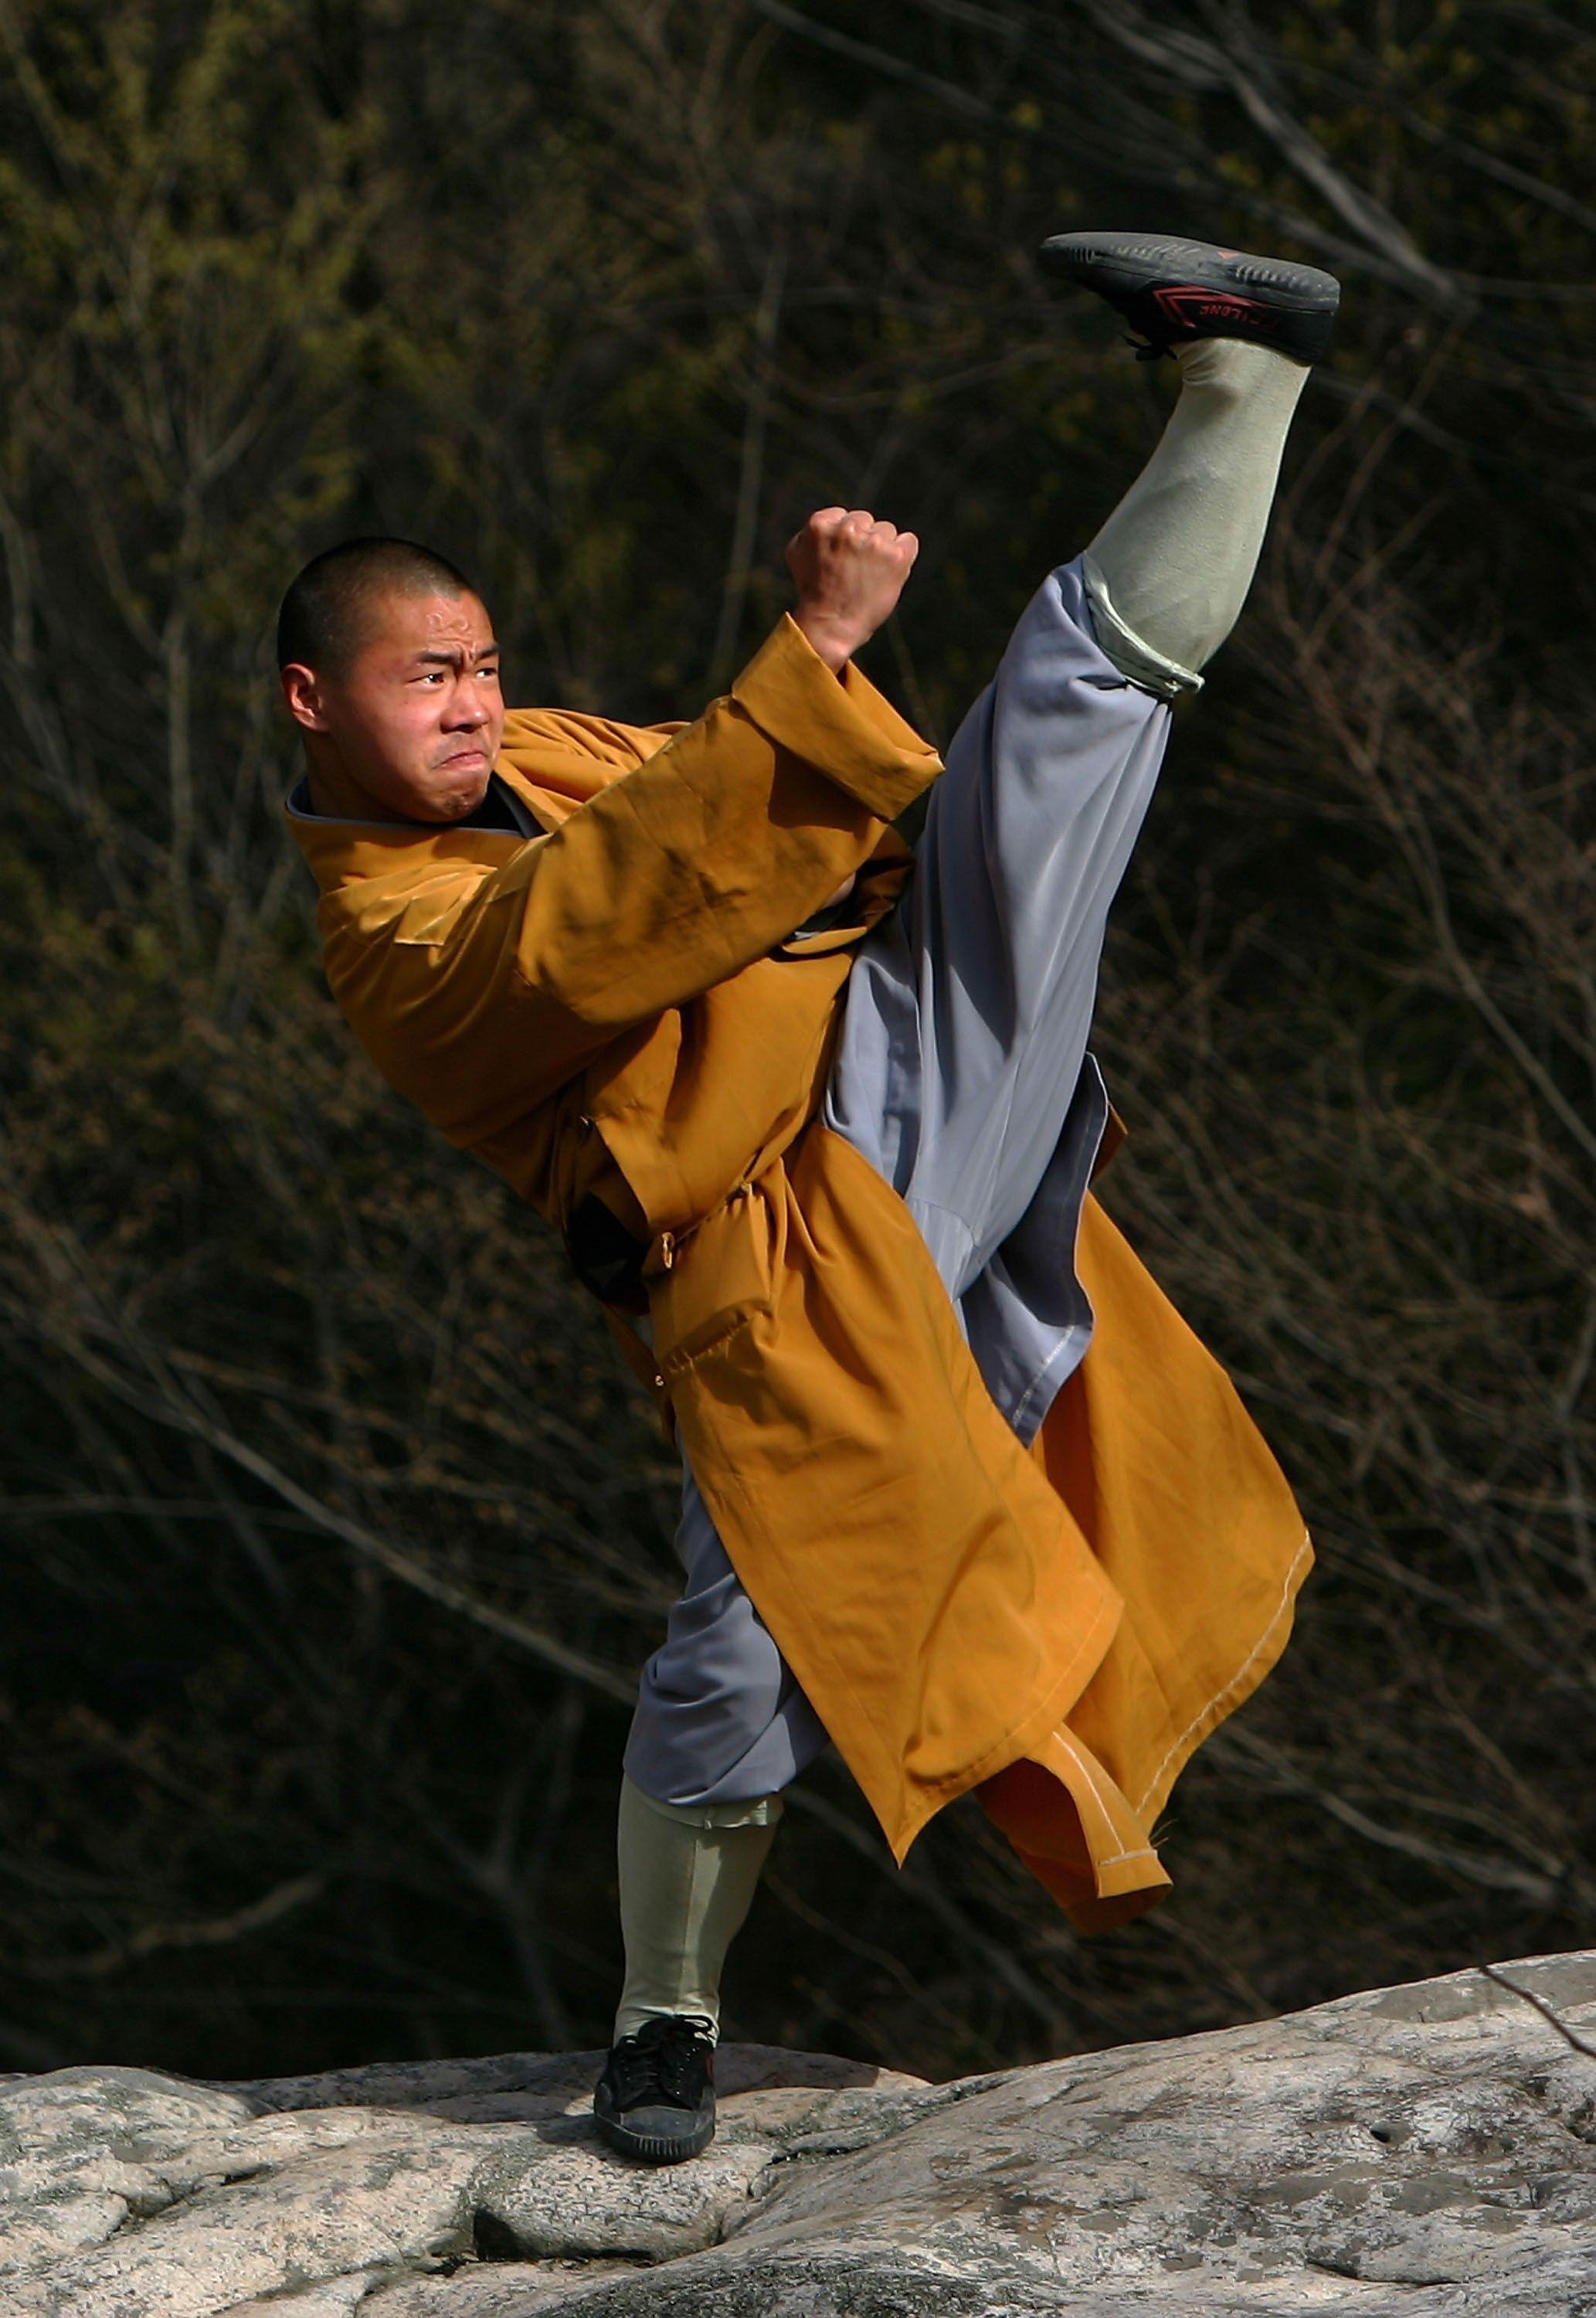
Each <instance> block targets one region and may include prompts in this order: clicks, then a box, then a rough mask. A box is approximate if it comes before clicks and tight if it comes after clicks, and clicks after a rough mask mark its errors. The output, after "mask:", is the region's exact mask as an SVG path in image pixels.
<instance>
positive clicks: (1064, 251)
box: [1036, 233, 1341, 363]
mask: <svg viewBox="0 0 1596 2318" xmlns="http://www.w3.org/2000/svg"><path fill="white" fill-rule="evenodd" d="M1036 256H1037V260H1038V262H1039V264H1040V265H1042V267H1043V269H1044V271H1045V273H1048V274H1061V275H1062V276H1063V279H1064V280H1065V281H1067V282H1078V283H1080V286H1081V288H1082V289H1083V290H1095V291H1096V292H1097V293H1098V296H1099V297H1100V298H1106V299H1107V301H1108V303H1109V304H1110V305H1111V306H1113V307H1115V308H1116V309H1117V310H1118V311H1119V312H1120V313H1122V314H1123V315H1124V316H1125V320H1126V321H1127V322H1128V323H1129V324H1130V326H1131V328H1133V329H1134V330H1139V331H1140V332H1141V334H1142V336H1143V338H1144V339H1145V340H1146V346H1145V347H1144V349H1143V351H1144V352H1145V353H1146V354H1148V355H1161V354H1167V353H1168V352H1169V351H1170V348H1171V347H1174V346H1190V345H1191V343H1192V342H1193V340H1194V339H1197V338H1246V339H1248V340H1249V341H1250V342H1251V344H1253V345H1254V346H1273V347H1274V348H1275V349H1276V351H1277V352H1278V353H1279V354H1283V355H1290V356H1291V358H1292V360H1293V361H1294V362H1299V363H1315V362H1317V361H1318V360H1319V359H1320V357H1321V356H1322V355H1323V353H1324V350H1325V348H1326V347H1327V346H1329V344H1330V334H1331V329H1332V328H1333V327H1334V323H1335V312H1336V307H1337V306H1338V304H1339V303H1340V295H1341V285H1340V283H1339V282H1338V281H1337V280H1336V278H1335V276H1334V274H1321V273H1320V271H1319V269H1318V268H1317V266H1314V265H1292V264H1291V263H1290V262H1289V260H1287V259H1286V258H1283V257H1248V256H1244V255H1243V254H1242V251H1241V250H1239V249H1221V248H1219V247H1217V246H1216V245H1215V243H1214V242H1211V241H1177V240H1174V239H1172V238H1169V237H1167V236H1164V235H1159V234H1143V233H1055V234H1054V237H1053V238H1052V240H1051V241H1045V242H1044V243H1043V245H1042V247H1041V248H1040V249H1039V250H1038V251H1037V253H1036Z"/></svg>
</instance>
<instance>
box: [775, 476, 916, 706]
mask: <svg viewBox="0 0 1596 2318" xmlns="http://www.w3.org/2000/svg"><path fill="white" fill-rule="evenodd" d="M919 552H920V544H919V540H918V539H917V538H916V537H915V535H914V534H913V532H911V531H900V530H899V529H898V527H897V526H896V524H892V523H878V522H877V521H876V519H875V517H874V516H873V515H871V514H869V513H868V512H867V511H866V510H865V508H851V509H850V508H839V507H829V508H820V509H819V510H818V512H817V513H815V514H814V515H811V517H810V518H809V521H808V522H807V523H806V524H805V525H804V526H803V528H802V531H795V532H794V534H793V536H792V538H791V539H789V540H788V542H787V547H786V557H787V569H788V571H790V572H791V573H792V575H793V577H794V580H796V581H797V583H798V608H797V610H796V611H795V612H794V615H793V617H794V619H795V620H796V621H797V623H798V625H799V626H800V627H801V628H802V631H803V633H804V634H805V635H806V636H807V637H808V638H809V641H810V642H811V644H812V645H813V646H814V648H815V650H816V651H818V652H819V654H820V658H821V659H822V660H824V661H825V662H826V664H827V666H828V667H829V668H834V669H840V668H842V667H843V665H844V664H845V662H846V661H847V660H849V659H850V658H851V657H852V655H853V654H854V653H855V652H856V651H858V649H859V646H860V645H861V644H862V643H866V642H868V641H869V639H870V638H871V637H872V636H873V635H874V633H875V631H876V630H877V628H879V627H880V625H881V624H882V622H883V620H885V619H888V618H890V617H891V615H892V611H893V609H894V607H895V606H896V605H897V601H898V598H899V597H900V596H901V593H902V591H903V582H904V581H905V580H907V579H908V577H909V572H910V565H911V564H912V563H913V562H914V559H915V557H916V556H917V555H918V554H919Z"/></svg>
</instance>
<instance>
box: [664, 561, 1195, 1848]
mask: <svg viewBox="0 0 1596 2318" xmlns="http://www.w3.org/2000/svg"><path fill="white" fill-rule="evenodd" d="M1169 724H1170V712H1169V708H1168V706H1167V705H1166V703H1165V702H1164V701H1163V700H1161V698H1159V697H1157V696H1154V695H1153V694H1152V692H1151V691H1149V690H1145V689H1142V688H1140V687H1138V686H1135V685H1132V684H1130V683H1128V682H1127V681H1126V679H1125V677H1124V676H1123V675H1121V673H1120V672H1119V669H1117V668H1116V667H1115V666H1114V665H1113V664H1112V663H1111V662H1110V661H1109V660H1107V658H1106V657H1105V656H1104V653H1103V651H1101V649H1100V648H1099V646H1098V640H1097V636H1096V633H1095V632H1094V629H1093V624H1092V617H1091V613H1090V611H1089V607H1088V604H1087V599H1086V593H1085V582H1084V580H1083V576H1082V571H1081V567H1080V561H1079V560H1077V562H1073V563H1070V564H1066V565H1064V566H1063V568H1062V569H1061V570H1059V571H1054V572H1053V573H1052V574H1050V576H1049V577H1048V579H1047V580H1045V581H1044V583H1043V585H1042V587H1041V588H1039V589H1038V591H1037V593H1036V596H1035V597H1033V598H1032V600H1031V602H1030V604H1029V605H1028V606H1027V609H1026V611H1025V613H1024V615H1022V617H1021V619H1020V622H1019V624H1018V627H1017V628H1016V629H1015V631H1014V633H1013V635H1012V637H1011V638H1010V639H1009V645H1008V649H1007V650H1006V651H1005V652H1004V654H1003V658H1002V660H1001V662H1000V666H999V669H998V672H997V675H996V677H995V678H993V680H992V682H991V684H990V685H989V686H988V687H987V689H986V691H985V692H984V693H982V696H981V698H980V699H979V700H978V701H977V702H976V704H975V705H974V707H973V708H972V710H971V711H970V713H969V714H968V715H967V716H966V717H965V719H964V723H962V724H961V725H960V727H959V730H958V732H957V734H956V735H955V739H954V741H953V744H952V746H951V748H950V749H949V750H948V751H947V769H946V773H945V774H944V775H943V777H942V778H941V779H940V780H939V781H938V782H937V785H936V787H935V789H934V790H933V792H932V797H931V806H930V812H929V815H928V820H927V822H926V827H925V831H924V833H923V834H922V836H921V839H920V841H919V849H918V855H917V863H916V868H915V874H914V876H913V878H912V879H911V881H910V886H909V888H908V891H907V892H906V894H904V897H903V899H902V901H901V903H900V904H899V906H898V907H897V909H895V910H894V911H893V912H892V913H891V914H890V915H889V916H888V917H886V918H885V919H883V921H882V922H881V923H880V924H879V925H878V926H876V927H875V928H874V930H873V931H872V933H871V934H870V935H869V937H868V938H867V939H866V940H865V942H864V943H863V944H862V946H861V948H860V950H859V953H858V956H857V957H856V960H855V963H854V966H853V970H852V972H851V974H850V975H849V977H848V984H847V999H846V1005H845V1012H844V1017H843V1024H842V1030H841V1036H840V1039H839V1043H838V1052H837V1056H836V1059H835V1061H834V1063H833V1065H832V1070H831V1076H830V1082H829V1086H828V1089H827V1094H826V1101H825V1106H824V1111H823V1116H824V1119H825V1121H826V1124H827V1125H828V1126H829V1128H833V1129H834V1130H835V1131H836V1132H837V1133H838V1134H839V1135H841V1136H844V1137H846V1138H847V1141H848V1142H849V1143H851V1144H852V1145H853V1146H854V1148H855V1149H856V1151H858V1152H859V1153H860V1154H861V1155H863V1156H864V1157H865V1158H866V1159H868V1160H869V1161H870V1163H871V1164H872V1165H873V1166H874V1167H875V1168H876V1169H877V1170H878V1171H879V1172H880V1173H881V1174H882V1175H883V1176H884V1177H885V1178H886V1180H887V1181H888V1182H889V1183H891V1184H892V1188H893V1190H896V1191H897V1192H899V1193H900V1194H901V1197H902V1199H904V1201H905V1203H906V1204H907V1206H908V1208H909V1210H910V1214H911V1215H912V1216H913V1217H914V1218H915V1221H916V1222H917V1223H918V1224H919V1227H920V1230H921V1231H922V1233H923V1234H924V1235H925V1239H926V1244H927V1246H928V1248H929V1250H930V1252H931V1255H932V1258H933V1260H934V1261H935V1262H936V1265H937V1271H939V1273H940V1274H941V1276H942V1279H943V1280H944V1282H945V1284H946V1288H947V1292H948V1294H949V1296H950V1297H951V1298H953V1300H954V1304H955V1308H956V1309H957V1311H958V1313H959V1316H960V1319H961V1323H962V1325H963V1327H964V1334H965V1336H966V1338H967V1340H968V1342H969V1343H970V1346H971V1350H972V1352H973V1354H974V1356H975V1358H976V1361H977V1362H978V1364H979V1366H980V1368H981V1370H982V1375H983V1376H984V1377H985V1379H986V1381H987V1384H988V1387H989V1388H990V1389H991V1393H992V1396H993V1398H994V1399H995V1400H996V1402H997V1403H998V1406H1000V1408H1001V1409H1002V1410H1003V1412H1004V1414H1005V1415H1006V1416H1008V1418H1009V1422H1010V1423H1011V1424H1013V1425H1014V1427H1015V1430H1016V1431H1017V1432H1018V1433H1019V1434H1020V1435H1021V1437H1022V1438H1024V1439H1027V1440H1028V1439H1029V1438H1030V1437H1031V1436H1032V1435H1033V1434H1034V1433H1035V1431H1036V1427H1037V1425H1039V1424H1040V1423H1041V1421H1042V1418H1043V1416H1044V1415H1045V1413H1046V1409H1047V1406H1048V1405H1049V1403H1050V1402H1051V1400H1052V1398H1053V1397H1054V1394H1055V1393H1056V1392H1057V1390H1058V1388H1059V1387H1060V1385H1061V1384H1062V1383H1063V1380H1064V1379H1065V1378H1066V1377H1067V1376H1068V1375H1069V1374H1070V1372H1071V1370H1072V1369H1073V1368H1074V1367H1075V1365H1076V1363H1077V1362H1078V1361H1080V1358H1081V1355H1082V1354H1083V1353H1084V1352H1085V1350H1086V1347H1087V1344H1088V1343H1089V1339H1090V1334H1091V1309H1090V1306H1089V1303H1088V1301H1087V1298H1086V1297H1085V1294H1084V1292H1083V1291H1082V1290H1081V1289H1080V1284H1079V1281H1078V1280H1077V1279H1076V1277H1075V1271H1074V1264H1073V1250H1074V1243H1075V1235H1076V1228H1077V1226H1078V1223H1079V1219H1080V1202H1081V1199H1082V1198H1083V1196H1084V1193H1085V1190H1086V1184H1087V1179H1088V1177H1089V1173H1090V1170H1091V1163H1092V1160H1093V1158H1094V1157H1095V1155H1096V1152H1097V1147H1098V1139H1099V1137H1100V1136H1101V1134H1102V1129H1103V1125H1104V1122H1105V1119H1106V1118H1107V1097H1106V1095H1105V1094H1104V1092H1103V1084H1102V1081H1101V1078H1100V1077H1099V1075H1098V1070H1097V1065H1096V1064H1095V1063H1094V1062H1093V1060H1092V1058H1091V1056H1090V1055H1089V1053H1088V1051H1087V1044H1086V1041H1087V1034H1088V1031H1089V1027H1090V1023H1091V1014H1092V1006H1093V1002H1094V1000H1095V997H1096V993H1097V980H1098V959H1099V957H1100V955H1101V952H1102V945H1103V933H1104V928H1105V925H1106V923H1107V915H1108V906H1109V903H1111V901H1112V900H1113V897H1114V894H1115V891H1116V888H1117V886H1118V885H1119V882H1120V879H1121V877H1122V876H1124V873H1125V865H1126V863H1127V862H1128V861H1129V859H1130V856H1131V849H1132V848H1133V846H1134V843H1135V840H1136V836H1137V832H1138V831H1139V830H1140V828H1141V826H1142V822H1143V817H1144V815H1145V813H1146V811H1147V807H1148V804H1149V802H1150V800H1151V798H1152V790H1153V785H1154V783H1155V781H1156V779H1157V777H1158V769H1159V765H1160V762H1161V759H1162V756H1163V750H1164V743H1165V741H1166V739H1167V737H1168V732H1169ZM677 1552H678V1554H679V1555H680V1557H681V1560H682V1564H683V1568H684V1569H685V1571H686V1580H685V1585H684V1589H683V1593H682V1596H681V1599H680V1600H679V1601H678V1602H677V1604H676V1607H675V1608H674V1609H673V1610H672V1612H671V1614H670V1621H669V1625H668V1631H667V1634H666V1639H665V1641H664V1643H663V1644H662V1646H661V1647H660V1649H658V1650H657V1651H656V1652H655V1654H654V1656H653V1657H652V1658H650V1661H649V1663H648V1665H647V1667H645V1668H644V1670H643V1676H642V1681H641V1691H640V1695H639V1699H638V1706H637V1712H636V1714H635V1716H634V1718H633V1721H632V1731H631V1736H630V1738H629V1739H628V1742H627V1747H626V1758H625V1760H626V1769H627V1771H628V1773H629V1774H630V1775H631V1776H632V1779H633V1780H634V1781H635V1782H636V1783H637V1784H638V1785H639V1786H640V1787H641V1788H643V1789H644V1791H645V1792H647V1793H649V1794H651V1795H653V1796H654V1797H655V1798H656V1799H657V1800H658V1801H661V1802H671V1803H679V1804H699V1803H710V1802H715V1803H719V1802H734V1801H742V1800H744V1799H748V1798H752V1797H754V1796H761V1795H770V1794H775V1793H776V1792H778V1791H779V1790H780V1789H781V1788H782V1787H784V1786H785V1785H786V1783H788V1781H789V1780H791V1779H792V1778H794V1776H795V1775H796V1774H797V1773H798V1772H800V1771H801V1770H802V1769H803V1768H804V1766H805V1765H806V1764H808V1763H810V1762H811V1761H812V1760H813V1759H814V1757H815V1756H816V1755H818V1754H819V1753H820V1750H821V1749H822V1747H824V1746H825V1745H826V1743H827V1739H826V1732H825V1730H824V1729H823V1727H822V1726H821V1723H820V1719H819V1717H818V1716H817V1715H816V1713H815V1712H814V1710H813V1708H812V1707H811V1705H810V1703H809V1701H808V1700H807V1698H806V1697H805V1696H804V1694H803V1693H802V1691H801V1690H800V1689H799V1687H798V1685H797V1683H796V1682H795V1681H794V1677H793V1675H792V1672H791V1670H790V1668H789V1667H787V1665H786V1663H785V1660H784V1659H783V1658H782V1656H781V1653H780V1652H779V1650H778V1649H776V1644H775V1642H774V1641H773V1640H772V1639H771V1637H770V1634H769V1632H768V1631H767V1629H766V1627H765V1625H764V1623H763V1622H762V1621H761V1619H760V1617H759V1613H758V1611H757V1610H756V1609H755V1607H754V1605H753V1604H752V1602H751V1601H750V1600H749V1596H748V1595H747V1594H746V1593H745V1592H744V1590H743V1587H742V1586H741V1584H740V1581H739V1579H738V1577H737V1576H736V1574H735V1572H734V1571H733V1569H732V1568H731V1563H730V1562H729V1560H728V1559H727V1558H726V1553H725V1550H724V1549H723V1547H722V1544H721V1541H720V1539H719V1537H718V1536H717V1535H716V1533H715V1530H714V1526H713V1523H712V1522H711V1520H710V1518H709V1515H708V1514H707V1513H706V1511H705V1510H704V1502H703V1500H702V1498H701V1497H700V1496H699V1494H698V1489H697V1487H696V1485H695V1481H694V1479H693V1476H692V1473H691V1471H688V1470H684V1474H683V1480H682V1518H681V1525H680V1527H679V1529H678V1530H677Z"/></svg>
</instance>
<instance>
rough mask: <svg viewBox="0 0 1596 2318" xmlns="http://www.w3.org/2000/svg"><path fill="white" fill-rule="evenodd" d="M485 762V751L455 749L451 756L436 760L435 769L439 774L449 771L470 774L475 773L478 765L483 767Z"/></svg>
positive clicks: (486, 752) (486, 760) (486, 759)
mask: <svg viewBox="0 0 1596 2318" xmlns="http://www.w3.org/2000/svg"><path fill="white" fill-rule="evenodd" d="M487 762H488V751H487V750H486V749H457V750H455V752H454V754H453V756H450V757H441V758H440V759H438V770H439V772H441V773H446V772H451V771H453V772H462V773H470V772H475V771H476V769H477V768H478V767H479V766H480V765H485V764H486V763H487Z"/></svg>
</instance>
